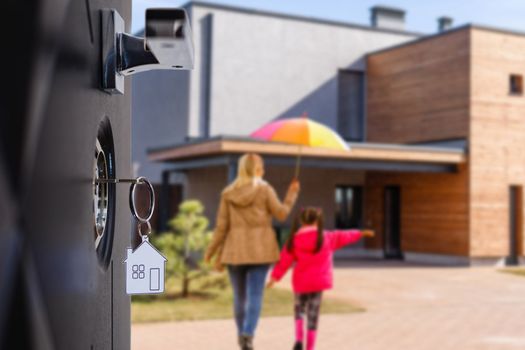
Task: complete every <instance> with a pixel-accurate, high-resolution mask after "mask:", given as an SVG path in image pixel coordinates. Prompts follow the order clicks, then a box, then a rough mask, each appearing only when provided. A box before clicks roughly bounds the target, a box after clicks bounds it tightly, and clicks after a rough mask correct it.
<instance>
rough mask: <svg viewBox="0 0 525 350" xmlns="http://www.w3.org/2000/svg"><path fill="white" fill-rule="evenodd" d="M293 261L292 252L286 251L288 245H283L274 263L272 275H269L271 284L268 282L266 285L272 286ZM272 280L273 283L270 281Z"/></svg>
mask: <svg viewBox="0 0 525 350" xmlns="http://www.w3.org/2000/svg"><path fill="white" fill-rule="evenodd" d="M294 261H295V256H294V254H293V253H290V252H289V251H288V246H287V245H285V246H284V247H283V249H282V250H281V258H280V259H279V261H278V262H277V264H275V266H274V268H273V271H272V275H271V280H270V282H271V284H270V283H269V284H268V287H271V286H273V284H274V283H275V282H278V281H280V280H281V278H283V276H284V275H285V274H286V271H288V269H289V268H290V266H292V264H293V262H294ZM272 281H273V283H272Z"/></svg>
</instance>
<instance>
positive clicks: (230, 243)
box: [206, 180, 297, 265]
mask: <svg viewBox="0 0 525 350" xmlns="http://www.w3.org/2000/svg"><path fill="white" fill-rule="evenodd" d="M296 199H297V193H296V192H295V191H288V193H287V194H286V198H285V200H284V203H281V202H280V201H279V198H278V197H277V194H276V193H275V190H274V189H273V187H272V186H271V185H269V184H268V183H266V182H264V181H262V180H261V181H258V182H257V184H255V185H252V184H249V185H245V186H241V187H239V188H236V189H226V190H225V191H224V192H223V193H222V195H221V203H220V206H219V211H218V214H217V221H216V228H215V232H214V235H213V240H212V242H211V244H210V246H209V248H208V251H207V252H206V256H207V258H212V257H213V256H214V255H215V254H217V253H218V255H219V257H218V259H219V262H220V263H222V264H225V265H242V264H264V263H274V262H276V261H278V260H279V245H278V243H277V237H276V235H275V232H274V230H273V227H272V218H276V219H277V220H279V221H284V220H286V218H287V217H288V214H289V213H290V210H291V209H292V207H293V205H294V204H295V201H296Z"/></svg>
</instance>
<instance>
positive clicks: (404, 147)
mask: <svg viewBox="0 0 525 350" xmlns="http://www.w3.org/2000/svg"><path fill="white" fill-rule="evenodd" d="M212 141H244V142H254V143H260V142H266V141H262V140H257V139H254V138H251V137H247V136H228V135H219V136H213V137H210V138H202V139H196V140H192V141H189V142H183V143H179V144H175V145H172V146H165V147H157V148H150V149H148V150H147V153H148V154H151V153H155V152H162V151H166V150H170V149H176V148H182V147H185V146H189V145H195V144H202V143H206V142H212ZM283 144H287V143H283ZM348 145H349V146H350V149H352V148H356V149H359V148H361V149H367V148H368V149H371V148H372V149H385V150H398V151H421V152H436V153H451V154H466V149H465V148H464V147H457V148H456V147H451V146H446V147H445V146H436V145H428V146H427V145H422V144H417V145H414V144H393V143H372V142H349V143H348Z"/></svg>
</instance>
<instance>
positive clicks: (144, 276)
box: [121, 177, 167, 294]
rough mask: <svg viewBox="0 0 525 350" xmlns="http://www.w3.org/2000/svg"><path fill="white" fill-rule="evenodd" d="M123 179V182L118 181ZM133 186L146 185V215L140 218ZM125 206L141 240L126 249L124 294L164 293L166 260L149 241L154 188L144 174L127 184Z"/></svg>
mask: <svg viewBox="0 0 525 350" xmlns="http://www.w3.org/2000/svg"><path fill="white" fill-rule="evenodd" d="M121 182H124V181H121ZM137 185H147V187H148V190H149V200H150V206H149V209H148V215H147V216H146V217H141V216H140V215H139V213H138V212H137V206H136V203H135V189H136V188H137ZM129 207H130V209H131V213H132V214H133V217H134V218H135V220H137V222H138V233H139V235H140V237H141V238H142V243H140V245H139V246H138V247H137V248H136V249H135V250H133V249H132V248H128V249H127V255H126V259H125V260H124V264H126V293H127V294H160V293H163V292H164V282H165V281H164V275H165V271H166V262H167V259H166V258H165V257H164V256H163V255H162V254H161V253H160V252H159V251H158V250H157V249H156V248H155V247H154V246H153V245H152V244H151V243H150V241H149V234H151V223H150V220H151V217H152V216H153V210H154V209H155V191H154V189H153V186H152V185H151V183H150V182H149V181H148V180H147V179H146V178H145V177H139V178H137V179H136V181H133V182H132V183H131V187H130V189H129Z"/></svg>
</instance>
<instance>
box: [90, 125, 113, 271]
mask: <svg viewBox="0 0 525 350" xmlns="http://www.w3.org/2000/svg"><path fill="white" fill-rule="evenodd" d="M115 177H116V174H115V149H114V144H113V133H112V131H111V124H110V122H109V119H108V118H104V119H103V120H102V121H101V123H100V125H99V130H98V134H97V139H96V142H95V152H94V159H93V189H92V195H93V204H92V205H93V231H92V232H93V233H92V235H94V246H95V251H96V253H97V256H98V260H99V262H100V264H101V265H102V266H103V267H104V268H105V269H107V267H108V266H109V262H110V261H111V253H112V250H113V232H114V227H115V217H114V213H115V205H116V200H115V193H116V188H115V184H114V183H107V182H105V183H104V182H98V181H96V180H98V179H106V180H107V179H114V178H115Z"/></svg>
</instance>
